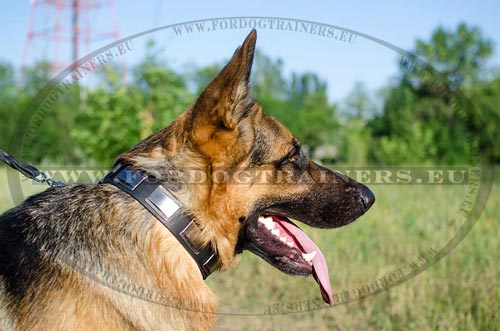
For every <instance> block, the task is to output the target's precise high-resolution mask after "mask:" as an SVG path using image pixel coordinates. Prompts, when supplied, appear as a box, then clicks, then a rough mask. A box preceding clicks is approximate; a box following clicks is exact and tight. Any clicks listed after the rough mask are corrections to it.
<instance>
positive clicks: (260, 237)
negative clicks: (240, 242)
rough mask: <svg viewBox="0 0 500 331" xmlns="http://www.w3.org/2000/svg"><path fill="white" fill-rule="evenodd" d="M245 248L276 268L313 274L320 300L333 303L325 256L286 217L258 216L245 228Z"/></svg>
mask: <svg viewBox="0 0 500 331" xmlns="http://www.w3.org/2000/svg"><path fill="white" fill-rule="evenodd" d="M246 235H247V238H246V239H247V241H246V245H245V246H246V247H245V248H246V249H248V250H250V251H251V252H253V253H255V254H257V255H258V256H260V257H261V258H263V259H264V260H266V261H267V262H268V263H270V264H271V265H273V266H274V267H276V268H278V269H279V270H281V271H283V272H285V273H287V274H291V275H297V276H309V275H313V277H314V279H315V280H316V282H317V283H318V285H319V288H320V290H321V295H322V297H323V300H324V301H325V302H326V303H327V304H329V305H332V304H333V299H332V290H331V286H330V279H329V277H328V268H327V265H326V261H325V257H324V256H323V253H322V252H321V250H320V249H319V248H318V246H317V245H316V244H315V243H314V242H313V241H312V240H311V239H310V238H309V237H308V236H307V235H306V234H305V233H304V232H303V231H302V230H301V229H300V228H299V227H297V226H296V225H295V224H294V223H292V222H291V221H290V220H289V219H288V218H286V217H282V216H274V215H272V216H271V215H265V216H260V217H259V218H258V219H257V221H253V222H250V223H249V224H248V225H247V228H246Z"/></svg>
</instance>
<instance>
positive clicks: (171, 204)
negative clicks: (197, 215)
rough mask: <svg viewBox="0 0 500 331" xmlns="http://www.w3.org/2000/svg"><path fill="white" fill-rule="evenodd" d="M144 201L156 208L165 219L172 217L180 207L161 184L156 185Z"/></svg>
mask: <svg viewBox="0 0 500 331" xmlns="http://www.w3.org/2000/svg"><path fill="white" fill-rule="evenodd" d="M146 202H147V203H149V204H150V205H151V206H153V207H155V208H156V209H158V210H159V211H160V212H161V213H162V214H163V215H165V216H166V218H167V219H168V218H170V217H172V215H173V214H175V212H176V211H177V210H179V208H180V205H179V204H178V203H177V202H176V201H175V200H174V199H173V198H172V197H171V196H170V194H169V193H168V192H167V190H166V189H164V188H163V187H162V186H158V187H157V188H156V189H155V190H154V191H153V192H152V193H151V194H150V195H149V197H147V198H146Z"/></svg>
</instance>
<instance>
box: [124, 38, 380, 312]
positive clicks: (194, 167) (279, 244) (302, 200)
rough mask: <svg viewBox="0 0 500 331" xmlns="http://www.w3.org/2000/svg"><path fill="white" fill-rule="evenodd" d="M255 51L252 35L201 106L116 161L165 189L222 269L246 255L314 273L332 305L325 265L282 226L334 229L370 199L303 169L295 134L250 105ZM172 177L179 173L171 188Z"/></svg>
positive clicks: (347, 182) (321, 172)
mask: <svg viewBox="0 0 500 331" xmlns="http://www.w3.org/2000/svg"><path fill="white" fill-rule="evenodd" d="M255 42H256V32H255V31H252V32H251V33H250V34H249V35H248V37H247V38H246V40H245V42H244V43H243V45H242V46H241V47H239V48H238V49H237V50H236V52H235V53H234V55H233V57H232V58H231V60H230V61H229V63H228V64H227V65H226V66H225V67H224V68H223V69H222V70H221V72H220V73H219V74H218V75H217V76H216V77H215V78H214V79H213V81H212V82H210V84H209V85H208V86H207V87H206V88H205V90H204V91H203V92H202V93H201V95H200V97H199V98H198V100H197V101H196V102H195V103H194V104H193V105H192V106H191V107H189V108H188V109H187V110H186V112H184V113H183V114H182V115H181V116H180V117H179V118H178V119H177V120H175V121H174V122H173V123H172V124H171V125H170V126H169V127H167V128H165V129H164V130H162V131H160V132H158V133H155V134H154V135H152V136H151V137H149V138H147V139H146V140H144V141H142V142H141V143H139V144H138V145H137V146H135V147H134V148H133V149H132V150H130V151H129V152H127V153H125V154H124V155H123V156H122V161H123V162H127V163H132V164H133V165H134V166H135V167H136V168H138V169H141V170H143V171H146V172H151V173H152V174H153V175H155V176H156V177H159V178H160V179H162V180H165V183H166V184H165V185H166V186H167V188H169V189H170V190H171V191H173V192H174V194H175V195H176V196H177V198H178V199H179V200H180V201H181V202H182V203H183V205H184V207H185V208H187V209H188V210H189V212H190V213H192V214H193V216H194V217H195V219H196V222H197V223H198V225H199V227H200V228H201V229H202V233H203V236H202V238H198V239H199V240H200V241H201V242H202V243H203V244H211V245H212V247H213V248H214V249H215V250H216V251H217V253H218V255H219V258H220V262H221V268H222V269H227V268H228V267H230V266H231V265H234V264H235V262H236V261H237V260H238V258H237V257H238V256H239V255H240V253H241V252H242V251H243V250H245V249H247V250H250V251H252V252H254V253H255V254H257V255H259V256H260V257H262V258H263V259H264V260H266V261H267V262H269V263H270V264H271V265H273V266H275V267H276V268H278V269H280V270H282V271H284V272H286V273H288V274H293V275H310V274H313V275H314V277H315V278H316V280H317V281H318V284H319V285H320V287H321V290H322V294H323V297H324V298H325V301H327V302H329V303H331V290H330V285H329V281H328V274H327V270H326V265H325V262H324V257H323V255H322V254H321V251H320V250H319V248H318V247H317V246H316V245H315V244H314V243H313V242H312V241H311V240H310V239H309V238H308V237H307V236H306V235H305V234H304V233H303V232H302V231H301V230H300V229H299V228H298V227H297V226H295V225H294V224H293V223H291V222H290V221H289V218H292V219H295V220H297V221H300V222H303V223H305V224H308V225H310V226H313V227H318V228H336V227H340V226H343V225H346V224H349V223H351V222H352V221H354V220H355V219H356V218H358V217H359V216H361V215H362V214H363V213H365V212H366V211H367V210H368V208H370V206H371V205H372V204H373V203H374V201H375V198H374V195H373V194H372V193H371V191H370V190H369V189H368V188H366V187H365V186H364V185H362V184H360V183H357V182H355V181H354V180H352V179H350V178H348V177H346V176H343V175H341V174H339V173H336V172H334V171H331V170H328V169H326V168H323V167H321V166H319V165H318V164H316V163H314V162H312V161H311V160H309V159H308V157H307V156H306V155H305V154H304V152H303V151H302V149H301V144H300V142H299V141H298V140H297V139H296V138H295V137H294V136H293V135H292V133H290V132H289V131H288V130H287V128H285V127H284V126H283V125H282V124H281V123H280V122H278V121H277V120H275V119H274V118H272V117H270V116H268V115H266V114H265V113H264V111H263V110H262V107H261V106H260V105H259V103H258V102H257V101H255V100H254V99H253V98H252V95H251V92H250V87H249V77H250V72H251V68H252V61H253V56H254V50H255ZM311 125H314V123H311ZM172 170H176V171H180V173H182V175H181V176H178V177H177V178H174V179H173V182H174V183H172V178H171V174H172ZM167 181H168V184H167Z"/></svg>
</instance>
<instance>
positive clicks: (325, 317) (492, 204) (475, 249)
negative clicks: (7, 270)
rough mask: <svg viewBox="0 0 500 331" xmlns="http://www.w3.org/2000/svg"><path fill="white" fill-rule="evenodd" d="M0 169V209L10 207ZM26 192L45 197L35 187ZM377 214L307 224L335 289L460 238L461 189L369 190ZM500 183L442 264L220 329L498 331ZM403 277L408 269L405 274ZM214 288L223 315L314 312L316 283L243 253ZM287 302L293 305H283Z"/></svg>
mask: <svg viewBox="0 0 500 331" xmlns="http://www.w3.org/2000/svg"><path fill="white" fill-rule="evenodd" d="M5 178H6V177H5V171H4V170H3V169H0V185H1V186H2V189H1V190H0V211H3V210H6V209H7V208H10V207H12V205H13V203H12V201H11V199H10V192H9V188H8V186H7V184H6V179H5ZM23 188H24V190H26V192H34V191H38V190H41V189H43V188H44V187H43V186H41V187H40V186H33V185H31V183H29V182H25V184H24V185H23ZM371 188H372V189H373V191H374V192H375V195H376V197H377V202H376V203H375V205H374V206H373V207H372V209H371V210H370V211H369V212H368V213H367V214H366V215H365V216H363V217H362V218H361V219H359V220H358V221H356V222H355V223H353V224H351V225H349V226H347V227H344V228H340V229H335V230H327V231H325V230H317V229H312V228H308V227H305V226H303V228H304V229H305V231H306V232H307V233H308V234H309V236H310V237H311V238H313V239H314V240H315V242H316V243H317V244H318V246H320V247H321V248H322V250H323V253H324V254H325V256H326V258H327V262H328V265H329V270H330V279H331V284H332V288H333V291H334V292H335V293H342V292H345V291H350V292H351V293H352V291H353V290H354V289H356V288H359V287H361V286H363V285H365V284H371V283H372V282H373V281H374V280H377V279H380V278H383V277H384V276H388V275H389V274H391V273H392V272H394V271H395V270H397V269H398V268H403V269H404V268H406V269H408V265H409V263H411V262H418V255H419V254H420V253H421V252H424V251H426V250H428V249H429V248H432V249H434V250H435V251H439V250H440V249H441V248H442V247H443V246H444V245H445V244H446V242H447V241H448V240H449V239H450V238H451V237H452V235H453V234H454V233H456V232H457V231H458V229H459V228H460V227H461V225H462V223H461V222H460V221H459V218H458V216H459V214H458V210H459V206H460V204H461V203H462V200H463V198H464V196H465V189H466V188H465V187H464V186H415V185H413V186H402V185H398V186H386V185H375V186H372V187H371ZM499 220H500V183H499V182H498V181H497V182H496V183H495V184H494V186H493V190H492V192H491V195H490V199H489V202H488V205H487V207H486V209H485V211H484V212H483V214H482V216H481V218H480V220H479V221H478V223H477V224H476V225H475V226H474V228H473V229H472V231H471V232H470V233H469V235H468V236H466V237H465V239H464V240H463V241H462V242H461V243H460V244H459V245H458V247H457V248H456V249H454V250H453V251H452V252H451V253H450V254H448V255H447V256H446V257H445V258H444V259H442V260H441V261H440V262H438V263H437V264H435V265H434V266H432V267H430V268H429V269H427V270H426V271H425V272H423V273H421V274H419V275H418V276H416V277H414V278H412V279H411V280H409V281H407V282H405V283H403V284H401V285H399V286H396V287H394V288H392V289H390V290H387V291H383V292H382V293H379V294H377V295H375V296H371V297H368V298H364V299H362V300H357V301H355V302H352V303H349V304H343V305H339V306H336V307H333V308H328V309H321V310H316V311H305V312H300V313H293V314H287V315H265V316H262V315H261V316H242V315H221V316H219V324H218V327H217V329H218V330H288V331H292V330H315V331H321V330H419V331H420V330H500V266H499V262H500V247H499V246H500V244H499V243H500V231H499V227H498V221H499ZM406 269H405V270H406ZM208 283H209V284H210V286H211V287H212V288H213V290H214V291H215V292H216V293H217V295H218V297H219V301H220V312H221V313H231V314H232V313H238V314H255V315H259V314H263V313H265V312H266V311H267V310H268V309H269V307H270V306H271V307H274V306H272V305H275V304H283V306H281V307H282V310H283V309H285V311H286V310H287V309H288V310H290V309H292V308H293V307H300V305H302V307H306V306H305V304H306V303H307V302H309V303H313V304H317V303H318V301H317V300H318V298H320V294H319V289H318V287H317V285H316V283H315V282H314V281H313V280H312V279H305V278H298V277H291V276H287V275H285V274H283V273H281V272H279V271H277V270H276V269H274V268H272V267H271V266H269V265H268V264H267V263H266V262H264V261H263V260H261V259H259V258H258V257H256V256H254V255H253V254H251V253H248V252H246V253H245V254H244V256H243V258H242V262H241V264H240V265H239V266H238V267H236V268H234V269H233V270H230V271H228V272H226V273H223V274H214V275H212V276H210V278H209V279H208ZM287 304H288V306H287Z"/></svg>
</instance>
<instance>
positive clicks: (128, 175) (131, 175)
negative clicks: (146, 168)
mask: <svg viewBox="0 0 500 331" xmlns="http://www.w3.org/2000/svg"><path fill="white" fill-rule="evenodd" d="M145 179H146V176H143V175H141V174H140V173H138V172H137V171H134V170H132V169H130V168H128V167H127V168H125V169H123V170H122V171H120V172H119V173H118V174H117V175H116V177H115V181H116V180H118V181H119V182H120V183H121V184H123V185H125V186H126V187H127V188H128V189H129V190H131V191H133V190H135V189H136V188H137V186H139V184H140V183H142V182H143V181H144V180H145Z"/></svg>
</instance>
